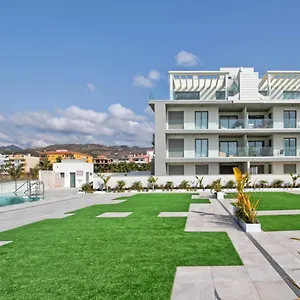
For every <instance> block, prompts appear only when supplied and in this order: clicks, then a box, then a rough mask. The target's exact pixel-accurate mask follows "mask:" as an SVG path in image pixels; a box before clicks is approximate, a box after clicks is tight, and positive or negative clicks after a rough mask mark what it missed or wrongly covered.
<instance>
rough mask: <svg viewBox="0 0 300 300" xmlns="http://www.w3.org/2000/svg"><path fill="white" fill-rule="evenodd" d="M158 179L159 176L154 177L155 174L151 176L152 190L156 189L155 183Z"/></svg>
mask: <svg viewBox="0 0 300 300" xmlns="http://www.w3.org/2000/svg"><path fill="white" fill-rule="evenodd" d="M157 179H158V177H154V176H150V177H149V178H148V182H149V183H150V184H151V186H152V191H154V189H155V184H156V182H157Z"/></svg>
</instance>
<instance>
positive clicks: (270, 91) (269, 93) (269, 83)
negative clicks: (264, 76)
mask: <svg viewBox="0 0 300 300" xmlns="http://www.w3.org/2000/svg"><path fill="white" fill-rule="evenodd" d="M271 93H272V89H271V74H268V95H269V98H271Z"/></svg>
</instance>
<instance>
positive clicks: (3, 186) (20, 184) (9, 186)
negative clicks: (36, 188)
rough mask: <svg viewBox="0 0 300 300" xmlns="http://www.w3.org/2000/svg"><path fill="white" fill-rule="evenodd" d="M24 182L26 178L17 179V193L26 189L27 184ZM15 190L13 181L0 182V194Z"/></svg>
mask: <svg viewBox="0 0 300 300" xmlns="http://www.w3.org/2000/svg"><path fill="white" fill-rule="evenodd" d="M26 182H27V181H26V180H22V181H17V188H20V189H19V190H18V194H21V193H24V192H25V191H26V190H27V188H28V186H27V184H26ZM30 182H31V183H33V182H36V180H32V181H30ZM15 190H16V188H15V182H14V181H10V182H3V183H0V194H11V193H13V192H14V191H15Z"/></svg>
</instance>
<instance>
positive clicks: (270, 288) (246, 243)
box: [172, 199, 297, 300]
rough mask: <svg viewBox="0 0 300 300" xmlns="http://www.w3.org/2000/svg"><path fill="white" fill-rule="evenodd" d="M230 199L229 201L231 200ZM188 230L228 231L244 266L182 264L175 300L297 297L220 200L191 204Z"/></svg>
mask: <svg viewBox="0 0 300 300" xmlns="http://www.w3.org/2000/svg"><path fill="white" fill-rule="evenodd" d="M226 202H227V203H229V201H228V200H226ZM229 205H230V203H229ZM230 206H231V205H230ZM229 208H230V207H229ZM231 209H232V208H231ZM185 231H193V232H195V231H197V232H198V231H225V232H227V233H228V235H229V237H230V239H231V241H232V243H233V244H234V246H235V248H236V250H237V252H238V253H239V255H240V257H241V259H242V261H243V264H244V266H237V267H186V266H182V267H181V266H180V267H178V268H177V271H176V277H175V281H174V286H173V291H172V300H188V299H195V300H196V299H222V300H226V299H230V300H232V299H261V300H276V299H278V300H282V299H284V300H293V299H297V297H296V295H295V294H294V292H293V291H292V290H291V289H290V287H289V286H288V285H287V284H286V282H285V281H284V280H283V279H282V278H281V277H280V275H279V274H278V273H277V272H276V271H275V269H274V268H273V267H272V266H271V265H270V263H269V262H268V261H267V260H266V258H265V257H264V256H263V255H262V254H261V252H260V251H259V250H258V249H257V248H256V247H255V246H254V244H253V243H252V242H251V241H250V239H249V238H248V237H247V236H246V234H245V233H244V232H243V231H241V229H240V228H239V227H238V226H237V224H236V223H235V222H234V220H233V218H232V216H230V215H228V213H227V212H226V211H225V209H224V208H223V207H222V205H220V203H219V202H218V201H217V200H215V199H211V204H191V205H190V209H189V214H188V217H187V222H186V227H185Z"/></svg>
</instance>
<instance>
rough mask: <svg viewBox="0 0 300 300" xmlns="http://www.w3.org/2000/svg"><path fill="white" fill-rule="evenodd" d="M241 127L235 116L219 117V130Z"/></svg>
mask: <svg viewBox="0 0 300 300" xmlns="http://www.w3.org/2000/svg"><path fill="white" fill-rule="evenodd" d="M238 125H239V126H241V127H242V125H243V124H242V123H241V122H239V121H238V117H237V116H220V124H219V127H220V128H221V129H225V128H226V129H233V128H236V127H239V126H238Z"/></svg>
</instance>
